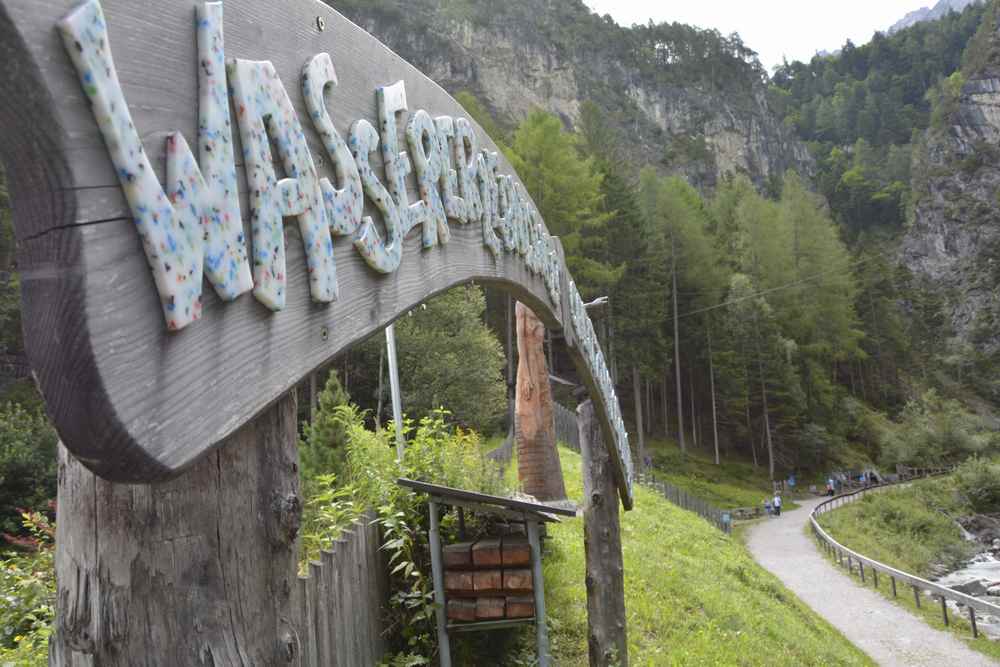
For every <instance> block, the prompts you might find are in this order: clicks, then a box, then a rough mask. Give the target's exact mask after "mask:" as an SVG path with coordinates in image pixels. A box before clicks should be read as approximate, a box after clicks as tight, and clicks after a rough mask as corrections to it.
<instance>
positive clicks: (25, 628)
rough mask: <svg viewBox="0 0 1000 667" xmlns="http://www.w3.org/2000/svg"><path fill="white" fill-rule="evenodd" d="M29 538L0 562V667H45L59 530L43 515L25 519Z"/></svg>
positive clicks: (53, 607) (24, 522) (21, 540)
mask: <svg viewBox="0 0 1000 667" xmlns="http://www.w3.org/2000/svg"><path fill="white" fill-rule="evenodd" d="M21 520H22V523H23V526H24V529H25V531H26V533H27V534H28V535H30V537H28V538H26V539H19V540H17V543H18V544H19V545H21V546H22V548H23V550H18V551H14V552H12V553H11V554H9V555H8V556H7V557H5V558H2V559H0V665H5V666H6V665H14V666H17V667H20V666H22V665H24V666H29V665H32V666H33V665H43V664H46V656H47V655H48V640H49V635H50V634H51V626H52V620H53V618H54V617H55V597H56V577H55V571H54V562H53V559H54V556H55V544H54V538H55V526H54V525H53V524H52V523H51V522H50V521H49V520H48V519H47V518H46V517H45V515H43V514H41V513H40V512H25V513H23V514H22V515H21Z"/></svg>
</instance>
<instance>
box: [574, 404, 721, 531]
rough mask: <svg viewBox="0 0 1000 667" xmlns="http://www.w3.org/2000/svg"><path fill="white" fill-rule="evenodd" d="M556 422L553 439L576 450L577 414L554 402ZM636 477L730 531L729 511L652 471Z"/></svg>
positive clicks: (682, 506)
mask: <svg viewBox="0 0 1000 667" xmlns="http://www.w3.org/2000/svg"><path fill="white" fill-rule="evenodd" d="M555 422H556V440H557V441H559V442H561V443H563V444H565V445H566V446H567V447H569V448H570V449H572V450H573V451H576V452H579V451H580V431H579V429H578V427H577V422H576V413H575V412H572V411H570V410H568V409H566V408H564V407H563V406H561V405H559V404H558V403H557V404H556V405H555ZM636 479H637V480H638V482H639V483H640V484H642V485H643V486H646V487H648V488H650V489H652V490H653V491H656V492H657V493H659V494H660V495H661V496H663V497H664V498H666V499H667V500H669V501H670V502H672V503H673V504H674V505H677V506H678V507H680V508H681V509H686V510H688V511H689V512H694V513H695V514H697V515H699V516H700V517H702V518H703V519H705V520H706V521H708V522H709V523H710V524H712V525H713V526H715V527H716V528H718V529H719V530H721V531H722V532H724V533H726V534H727V535H728V534H729V533H731V532H732V529H733V522H732V514H731V513H730V512H729V511H728V510H721V509H719V508H718V507H715V506H714V505H712V504H711V503H709V502H708V501H706V500H702V499H701V498H699V497H697V496H694V495H691V494H690V493H688V492H687V491H685V490H684V489H681V488H679V487H676V486H674V485H673V484H671V483H670V482H665V481H663V480H659V479H657V478H656V475H654V474H651V473H640V474H639V475H637V476H636Z"/></svg>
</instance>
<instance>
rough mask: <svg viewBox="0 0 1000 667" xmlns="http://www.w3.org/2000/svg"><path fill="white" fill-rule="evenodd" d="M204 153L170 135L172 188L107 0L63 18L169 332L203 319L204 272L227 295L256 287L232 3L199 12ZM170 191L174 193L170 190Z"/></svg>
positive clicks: (201, 146) (62, 30)
mask: <svg viewBox="0 0 1000 667" xmlns="http://www.w3.org/2000/svg"><path fill="white" fill-rule="evenodd" d="M197 16H198V60H199V68H198V90H199V136H198V145H199V157H200V162H201V168H199V164H198V161H196V160H195V158H194V155H193V154H192V152H191V150H190V148H189V147H188V144H187V142H186V141H185V140H184V137H183V136H181V135H180V134H179V133H176V132H175V133H173V134H171V135H170V136H169V137H168V139H167V181H168V185H167V192H165V191H164V188H163V186H162V185H161V183H160V181H159V179H158V178H157V176H156V174H155V173H154V172H153V167H152V165H151V164H150V161H149V157H148V156H147V155H146V151H145V150H144V149H143V146H142V141H141V140H140V138H139V133H138V131H137V130H136V128H135V125H133V123H132V115H131V113H130V112H129V108H128V103H127V102H126V101H125V95H124V92H123V91H122V87H121V83H120V82H119V80H118V74H117V72H116V70H115V64H114V59H113V58H112V54H111V44H110V41H109V39H108V32H107V24H106V22H105V19H104V13H103V11H102V10H101V5H100V3H99V2H97V0H91V1H90V2H87V3H85V4H83V5H81V6H80V7H79V8H77V9H76V10H74V11H73V12H72V13H71V14H70V15H69V16H67V17H66V18H65V19H64V20H63V21H61V22H60V23H59V32H60V33H61V35H62V38H63V42H64V44H65V45H66V50H67V51H68V52H69V55H70V58H71V59H72V61H73V65H74V66H75V67H76V70H77V74H78V75H79V77H80V81H81V83H82V84H83V90H84V92H85V93H86V95H87V98H88V99H89V100H90V103H91V110H92V112H93V114H94V119H95V120H96V121H97V125H98V127H99V128H100V131H101V134H102V135H103V136H104V141H105V143H106V144H107V147H108V152H109V154H110V156H111V161H112V163H113V164H114V167H115V171H116V172H117V174H118V180H119V182H120V183H121V186H122V190H123V191H124V194H125V199H126V201H127V202H128V205H129V209H130V210H131V212H132V217H133V219H134V222H135V226H136V230H137V231H138V232H139V237H140V239H141V240H142V246H143V251H144V252H145V255H146V261H147V262H148V263H149V267H150V269H151V271H152V273H153V279H154V281H155V283H156V289H157V292H158V293H159V296H160V300H161V302H162V305H163V314H164V317H165V319H166V323H167V327H168V328H169V329H172V330H173V329H183V328H184V327H186V326H187V325H188V324H190V323H191V322H193V321H195V320H197V319H198V318H199V317H200V316H201V308H202V304H201V291H202V277H203V275H204V276H207V277H208V279H209V281H210V282H211V283H212V285H213V287H214V288H215V291H216V293H217V294H218V295H219V297H220V298H221V299H223V300H232V299H235V298H236V297H238V296H239V295H241V294H243V293H244V292H247V291H249V290H250V288H251V287H252V286H253V282H252V278H251V275H250V265H249V262H248V260H247V251H246V241H245V239H244V234H243V221H242V218H241V216H240V206H239V196H238V193H237V185H236V166H235V164H236V163H235V161H234V159H233V143H232V134H231V130H230V120H229V101H228V98H227V96H226V72H225V67H224V61H225V48H224V42H223V33H222V3H215V2H213V3H206V4H204V5H203V6H201V7H199V8H198V15H197ZM168 193H169V196H168Z"/></svg>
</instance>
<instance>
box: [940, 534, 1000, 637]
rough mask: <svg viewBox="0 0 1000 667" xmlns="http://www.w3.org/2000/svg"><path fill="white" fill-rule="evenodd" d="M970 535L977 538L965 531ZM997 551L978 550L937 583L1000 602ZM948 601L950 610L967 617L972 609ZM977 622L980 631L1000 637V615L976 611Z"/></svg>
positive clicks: (985, 599) (990, 600)
mask: <svg viewBox="0 0 1000 667" xmlns="http://www.w3.org/2000/svg"><path fill="white" fill-rule="evenodd" d="M970 537H972V539H975V538H974V537H973V536H971V535H968V534H967V535H966V539H969V538H970ZM994 553H995V552H994V551H989V550H987V551H984V552H982V553H979V554H976V555H975V556H974V557H973V558H972V560H970V561H968V562H967V563H966V564H965V565H964V566H963V567H961V568H959V569H957V570H954V571H953V572H949V573H948V574H946V575H944V576H942V577H940V578H938V579H937V580H936V582H935V583H938V584H941V585H942V586H947V587H948V588H951V589H953V590H957V591H960V592H962V593H966V594H967V595H973V596H975V597H981V598H983V599H984V601H986V602H990V603H992V604H996V605H1000V559H998V558H997V557H996V556H995V555H994ZM947 604H948V607H949V611H950V612H951V613H953V614H959V615H961V616H963V617H964V618H966V619H968V617H969V612H968V610H966V609H965V608H964V606H959V605H958V603H955V602H952V601H951V600H949V601H948V603H947ZM976 624H977V625H978V626H979V631H980V632H981V633H983V634H984V635H986V636H987V637H989V638H990V639H994V640H995V639H1000V616H993V615H987V614H982V613H977V614H976Z"/></svg>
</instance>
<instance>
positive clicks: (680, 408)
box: [670, 230, 687, 454]
mask: <svg viewBox="0 0 1000 667" xmlns="http://www.w3.org/2000/svg"><path fill="white" fill-rule="evenodd" d="M670 274H671V276H672V279H671V285H672V287H671V290H672V293H673V299H672V302H673V308H674V378H675V379H676V380H677V437H678V439H679V440H680V443H681V454H686V453H687V445H686V444H685V442H684V398H683V396H682V394H681V333H680V328H679V326H678V324H677V246H676V244H675V243H674V233H673V231H672V230H671V232H670Z"/></svg>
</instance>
